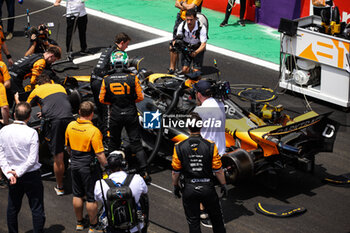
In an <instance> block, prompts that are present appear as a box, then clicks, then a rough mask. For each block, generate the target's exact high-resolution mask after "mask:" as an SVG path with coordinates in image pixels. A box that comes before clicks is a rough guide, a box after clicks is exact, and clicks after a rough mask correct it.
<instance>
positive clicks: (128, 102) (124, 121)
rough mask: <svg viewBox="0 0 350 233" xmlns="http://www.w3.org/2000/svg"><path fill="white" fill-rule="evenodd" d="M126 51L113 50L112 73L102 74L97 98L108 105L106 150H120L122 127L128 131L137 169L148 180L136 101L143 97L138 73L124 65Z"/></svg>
mask: <svg viewBox="0 0 350 233" xmlns="http://www.w3.org/2000/svg"><path fill="white" fill-rule="evenodd" d="M127 61H128V55H127V54H126V53H125V52H123V51H121V50H117V51H115V52H113V53H112V55H111V58H110V62H111V64H112V65H113V66H114V73H112V74H111V75H109V76H107V77H105V78H104V80H103V81H102V86H101V91H100V97H99V98H100V102H101V103H103V104H108V105H111V113H110V124H109V128H110V133H111V135H110V136H111V138H110V142H109V146H108V150H109V152H112V151H115V150H120V146H121V133H122V130H123V128H124V127H125V129H126V132H127V134H128V138H129V142H130V145H132V153H133V154H136V160H137V163H138V170H139V171H140V172H141V175H142V176H143V178H144V179H145V181H146V183H149V182H150V176H149V175H148V173H147V171H146V168H147V162H146V155H145V152H144V150H143V147H142V143H141V137H140V134H139V128H138V126H139V123H138V116H137V109H136V104H135V103H137V102H140V101H142V100H143V98H144V96H143V92H142V88H141V85H140V82H139V79H138V77H137V76H136V75H135V74H132V73H130V72H129V71H128V70H127V69H126V67H125V66H126V64H127Z"/></svg>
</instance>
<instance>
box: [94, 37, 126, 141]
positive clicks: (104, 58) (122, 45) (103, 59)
mask: <svg viewBox="0 0 350 233" xmlns="http://www.w3.org/2000/svg"><path fill="white" fill-rule="evenodd" d="M130 40H131V38H130V37H129V36H128V35H127V34H125V33H124V32H121V33H119V34H117V35H116V36H115V40H114V43H115V44H114V45H113V46H112V47H110V48H107V49H105V50H104V51H103V52H102V54H101V56H100V58H99V59H98V62H97V64H96V66H95V67H94V69H93V71H92V73H91V79H90V82H91V83H90V85H91V91H92V94H93V96H94V101H95V104H96V107H97V114H98V124H97V126H98V128H99V129H100V130H101V132H102V135H103V140H104V142H106V143H108V142H107V130H108V129H107V120H106V118H107V108H106V106H105V105H104V104H101V103H100V101H99V95H100V90H101V85H102V80H103V77H104V76H106V75H107V73H108V71H109V70H110V69H111V63H110V58H111V54H112V53H113V52H115V51H124V50H125V49H126V48H127V47H128V45H129V42H130Z"/></svg>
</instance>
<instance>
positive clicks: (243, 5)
mask: <svg viewBox="0 0 350 233" xmlns="http://www.w3.org/2000/svg"><path fill="white" fill-rule="evenodd" d="M229 2H230V0H228V2H227V7H226V13H225V19H224V22H225V23H227V22H228V19H229V18H230V15H231V13H232V9H233V6H234V4H235V0H234V1H233V4H232V7H231V5H230V4H229ZM240 5H241V8H240V9H239V19H240V20H243V19H244V13H245V8H246V0H241V1H240Z"/></svg>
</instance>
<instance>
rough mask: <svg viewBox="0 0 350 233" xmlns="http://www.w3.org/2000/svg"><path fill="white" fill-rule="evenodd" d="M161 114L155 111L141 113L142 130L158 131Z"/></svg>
mask: <svg viewBox="0 0 350 233" xmlns="http://www.w3.org/2000/svg"><path fill="white" fill-rule="evenodd" d="M161 115H162V113H160V112H159V110H158V109H157V111H156V112H154V111H153V112H144V113H143V128H144V129H159V128H160V124H161V120H160V116H161Z"/></svg>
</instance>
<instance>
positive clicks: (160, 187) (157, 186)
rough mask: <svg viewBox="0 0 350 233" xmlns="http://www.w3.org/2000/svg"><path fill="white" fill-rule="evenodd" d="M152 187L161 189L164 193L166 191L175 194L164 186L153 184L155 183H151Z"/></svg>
mask: <svg viewBox="0 0 350 233" xmlns="http://www.w3.org/2000/svg"><path fill="white" fill-rule="evenodd" d="M151 186H154V187H156V188H159V189H161V190H164V191H166V192H168V193H173V192H172V191H170V190H169V189H166V188H163V187H162V186H159V185H156V184H153V183H151Z"/></svg>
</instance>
